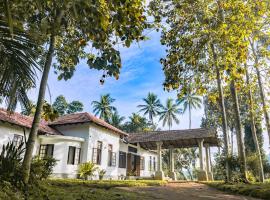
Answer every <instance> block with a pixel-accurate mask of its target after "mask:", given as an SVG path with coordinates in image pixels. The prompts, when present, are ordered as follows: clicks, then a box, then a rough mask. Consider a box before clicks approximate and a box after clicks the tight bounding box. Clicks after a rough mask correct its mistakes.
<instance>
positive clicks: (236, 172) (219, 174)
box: [213, 153, 244, 182]
mask: <svg viewBox="0 0 270 200" xmlns="http://www.w3.org/2000/svg"><path fill="white" fill-rule="evenodd" d="M226 161H228V164H229V166H230V169H231V170H232V175H231V177H232V178H231V181H232V182H242V181H244V180H242V178H241V173H240V160H239V158H238V157H237V156H235V155H232V156H231V157H229V158H228V159H227V158H226V156H225V154H224V153H222V154H220V155H219V154H216V156H215V165H214V166H213V175H214V179H215V180H226V169H225V166H226Z"/></svg>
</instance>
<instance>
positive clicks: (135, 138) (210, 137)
mask: <svg viewBox="0 0 270 200" xmlns="http://www.w3.org/2000/svg"><path fill="white" fill-rule="evenodd" d="M201 139H204V144H209V146H218V145H219V139H218V137H217V132H216V130H214V129H204V128H198V129H185V130H168V131H151V132H143V133H133V134H130V135H129V136H128V138H127V140H128V142H129V143H139V144H140V145H141V147H142V148H145V149H151V150H155V149H156V148H157V145H156V143H157V142H162V143H163V145H162V148H164V149H167V148H169V147H170V146H173V147H174V148H186V147H196V146H198V140H201Z"/></svg>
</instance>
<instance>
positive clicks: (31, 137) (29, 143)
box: [22, 34, 55, 184]
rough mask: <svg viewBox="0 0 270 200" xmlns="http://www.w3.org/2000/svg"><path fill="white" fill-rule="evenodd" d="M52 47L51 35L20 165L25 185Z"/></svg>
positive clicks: (52, 36) (51, 56) (50, 61)
mask: <svg viewBox="0 0 270 200" xmlns="http://www.w3.org/2000/svg"><path fill="white" fill-rule="evenodd" d="M54 45H55V36H54V35H53V34H52V35H51V37H50V47H49V50H48V53H47V57H46V62H45V65H44V69H43V73H42V78H41V82H40V88H39V94H38V101H37V106H36V112H35V116H34V119H33V123H32V128H31V131H30V134H29V137H28V140H27V143H26V152H25V155H24V159H23V164H22V175H23V182H24V183H25V184H27V183H28V181H29V173H30V166H31V160H32V155H33V150H34V145H35V141H36V138H37V133H38V129H39V123H40V118H41V113H42V105H43V102H44V97H45V91H46V85H47V81H48V76H49V72H50V68H51V64H52V58H53V53H54Z"/></svg>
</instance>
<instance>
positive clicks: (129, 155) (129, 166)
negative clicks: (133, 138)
mask: <svg viewBox="0 0 270 200" xmlns="http://www.w3.org/2000/svg"><path fill="white" fill-rule="evenodd" d="M131 172H132V166H131V153H128V154H127V176H129V175H130V173H131Z"/></svg>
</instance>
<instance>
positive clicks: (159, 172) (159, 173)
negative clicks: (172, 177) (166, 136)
mask: <svg viewBox="0 0 270 200" xmlns="http://www.w3.org/2000/svg"><path fill="white" fill-rule="evenodd" d="M156 144H157V154H158V159H157V171H156V173H155V179H157V180H164V179H165V176H164V172H163V171H162V154H161V146H162V142H157V143H156Z"/></svg>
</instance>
